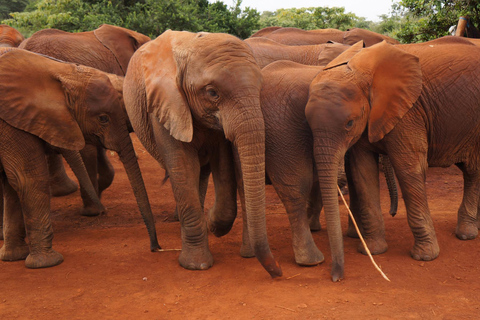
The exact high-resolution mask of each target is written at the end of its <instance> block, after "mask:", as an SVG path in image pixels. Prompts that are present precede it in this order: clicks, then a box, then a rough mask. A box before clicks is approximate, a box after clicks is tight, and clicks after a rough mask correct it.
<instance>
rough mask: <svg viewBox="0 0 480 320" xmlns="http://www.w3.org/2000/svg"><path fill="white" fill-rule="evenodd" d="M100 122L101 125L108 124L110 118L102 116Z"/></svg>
mask: <svg viewBox="0 0 480 320" xmlns="http://www.w3.org/2000/svg"><path fill="white" fill-rule="evenodd" d="M98 120H99V121H100V123H108V122H109V121H110V118H109V117H108V116H107V115H106V114H102V115H101V116H98Z"/></svg>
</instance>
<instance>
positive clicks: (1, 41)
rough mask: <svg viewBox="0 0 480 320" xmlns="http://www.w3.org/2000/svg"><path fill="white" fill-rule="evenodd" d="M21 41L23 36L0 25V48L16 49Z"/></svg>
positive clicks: (4, 25)
mask: <svg viewBox="0 0 480 320" xmlns="http://www.w3.org/2000/svg"><path fill="white" fill-rule="evenodd" d="M23 40H24V38H23V35H22V34H21V33H20V32H18V30H17V29H15V28H12V27H10V26H8V25H6V24H0V47H18V46H19V45H20V43H21V42H22V41H23Z"/></svg>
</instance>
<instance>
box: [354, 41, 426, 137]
mask: <svg viewBox="0 0 480 320" xmlns="http://www.w3.org/2000/svg"><path fill="white" fill-rule="evenodd" d="M348 67H350V68H351V69H352V70H353V71H354V73H355V74H356V75H359V76H360V78H357V79H360V80H359V81H360V83H362V82H363V83H365V81H366V82H367V83H368V84H369V89H370V90H369V101H370V106H371V111H370V115H369V119H368V139H369V141H370V142H371V143H374V142H377V141H379V140H380V139H382V138H383V137H384V136H385V135H386V134H387V133H389V132H390V131H391V130H392V129H393V128H394V127H395V125H396V124H397V123H398V121H400V119H402V117H403V116H404V115H405V114H406V113H407V112H408V111H409V110H410V109H411V108H412V107H413V104H414V103H415V102H416V101H417V99H418V97H419V96H420V93H421V91H422V70H421V66H420V61H419V58H418V57H417V56H414V55H412V54H409V53H407V52H405V51H403V50H401V49H399V48H397V47H395V46H392V45H390V44H387V43H386V42H385V41H383V42H381V43H379V44H376V45H374V46H372V47H369V48H366V49H363V50H362V51H361V52H359V53H358V54H357V55H355V56H354V57H353V58H352V60H351V61H350V62H349V63H348ZM368 84H367V85H368Z"/></svg>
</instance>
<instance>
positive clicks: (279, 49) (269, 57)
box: [244, 38, 350, 68]
mask: <svg viewBox="0 0 480 320" xmlns="http://www.w3.org/2000/svg"><path fill="white" fill-rule="evenodd" d="M244 41H245V42H246V43H247V44H248V45H249V46H250V48H251V49H252V52H253V55H254V56H255V59H256V60H257V63H258V65H259V66H260V68H263V67H265V66H266V65H268V64H270V63H272V62H274V61H278V60H289V61H293V62H297V63H301V64H306V65H313V66H315V65H316V66H325V65H327V64H328V63H329V62H330V61H332V60H333V59H334V58H335V57H336V56H338V55H339V54H340V53H342V52H343V51H345V50H347V49H348V48H350V45H344V44H341V43H324V44H318V45H304V46H290V45H285V44H281V43H278V42H275V41H273V40H270V39H268V38H249V39H245V40H244Z"/></svg>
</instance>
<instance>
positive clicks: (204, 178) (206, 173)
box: [173, 165, 212, 221]
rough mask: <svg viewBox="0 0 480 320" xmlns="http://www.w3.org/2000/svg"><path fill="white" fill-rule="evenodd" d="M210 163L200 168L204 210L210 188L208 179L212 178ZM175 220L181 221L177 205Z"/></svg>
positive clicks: (200, 190)
mask: <svg viewBox="0 0 480 320" xmlns="http://www.w3.org/2000/svg"><path fill="white" fill-rule="evenodd" d="M211 172H212V171H211V170H210V165H206V166H203V167H202V168H201V169H200V184H199V196H200V202H201V203H202V210H203V208H204V204H205V197H206V196H207V189H208V179H209V178H210V173H211ZM173 220H175V221H180V218H179V217H178V207H177V206H175V211H174V212H173Z"/></svg>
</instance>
